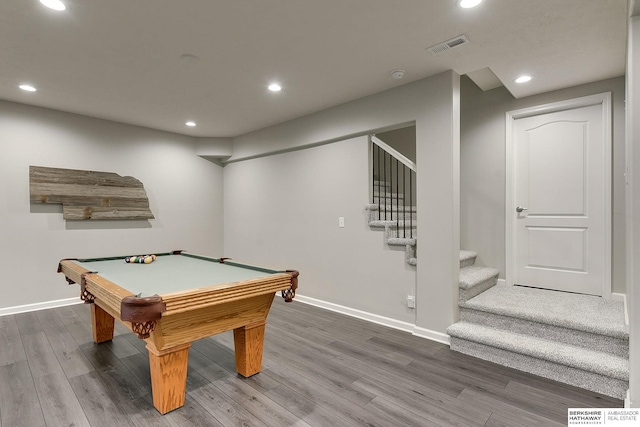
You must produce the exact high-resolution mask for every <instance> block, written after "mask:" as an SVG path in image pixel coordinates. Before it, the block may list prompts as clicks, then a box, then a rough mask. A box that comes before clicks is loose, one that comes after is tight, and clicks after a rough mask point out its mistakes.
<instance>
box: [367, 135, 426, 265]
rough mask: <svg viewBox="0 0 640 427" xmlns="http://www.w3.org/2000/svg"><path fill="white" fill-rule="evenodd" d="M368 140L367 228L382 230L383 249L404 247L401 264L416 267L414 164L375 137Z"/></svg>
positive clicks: (372, 136) (416, 223)
mask: <svg viewBox="0 0 640 427" xmlns="http://www.w3.org/2000/svg"><path fill="white" fill-rule="evenodd" d="M369 139H370V153H371V159H370V166H371V177H372V180H371V203H370V204H368V205H367V206H365V210H366V212H367V218H368V222H369V226H370V227H372V228H378V229H384V236H385V241H386V243H387V245H389V246H401V247H404V250H405V261H406V262H407V264H409V265H416V264H417V257H416V243H417V238H418V234H417V225H418V222H417V216H416V206H415V205H414V203H413V202H414V200H415V196H414V191H415V189H414V187H413V185H414V183H415V176H416V166H415V163H413V162H412V161H411V160H410V159H408V158H406V157H405V156H404V155H402V154H401V153H399V152H398V151H396V150H395V149H394V148H392V147H391V146H389V145H387V144H386V143H385V142H384V141H381V140H380V139H379V138H376V136H375V135H370V138H369ZM407 199H409V200H407Z"/></svg>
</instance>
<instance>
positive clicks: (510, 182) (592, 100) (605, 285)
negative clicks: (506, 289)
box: [505, 92, 613, 299]
mask: <svg viewBox="0 0 640 427" xmlns="http://www.w3.org/2000/svg"><path fill="white" fill-rule="evenodd" d="M592 105H600V106H601V110H602V132H603V147H602V148H603V152H602V162H603V164H602V166H603V189H604V194H603V196H604V203H603V212H602V214H603V215H602V218H603V224H602V227H603V230H604V235H603V242H604V243H603V244H604V250H603V259H602V272H603V281H602V297H603V298H606V299H611V238H612V233H613V230H612V228H611V215H612V209H613V207H612V205H611V203H612V199H611V173H612V167H613V166H612V165H611V156H612V153H611V144H612V142H611V139H612V123H611V92H605V93H599V94H595V95H589V96H583V97H580V98H574V99H569V100H565V101H559V102H552V103H549V104H543V105H538V106H533V107H526V108H522V109H518V110H512V111H507V113H506V156H505V157H506V194H505V227H506V229H505V270H506V271H505V282H506V284H507V286H513V284H514V275H515V273H514V272H515V226H516V221H515V215H514V209H515V204H514V201H515V191H516V186H515V161H516V159H515V149H514V144H515V135H514V131H515V121H516V120H518V119H522V118H526V117H531V116H537V115H540V114H547V113H555V112H558V111H564V110H571V109H574V108H580V107H589V106H592Z"/></svg>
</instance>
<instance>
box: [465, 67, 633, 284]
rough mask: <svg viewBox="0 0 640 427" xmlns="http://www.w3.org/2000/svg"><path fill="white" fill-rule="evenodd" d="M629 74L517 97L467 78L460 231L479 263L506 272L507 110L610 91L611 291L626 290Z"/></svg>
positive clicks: (466, 245)
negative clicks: (483, 87) (626, 104)
mask: <svg viewBox="0 0 640 427" xmlns="http://www.w3.org/2000/svg"><path fill="white" fill-rule="evenodd" d="M624 86H625V83H624V77H619V78H615V79H609V80H604V81H600V82H595V83H590V84H586V85H581V86H576V87H572V88H568V89H563V90H558V91H554V92H549V93H546V94H542V95H537V96H531V97H527V98H522V99H515V98H513V96H511V94H510V93H509V92H508V91H507V90H506V89H505V88H498V89H493V90H490V91H487V92H482V91H481V90H480V89H479V88H478V87H477V86H476V85H475V84H474V83H473V82H472V81H471V80H470V79H468V78H467V77H463V78H462V94H461V101H462V112H461V117H460V120H461V142H460V168H461V169H460V180H461V184H460V185H461V192H460V205H461V221H460V234H461V246H462V248H463V249H470V250H474V251H476V252H478V261H477V264H479V265H486V266H490V267H494V268H497V269H498V270H500V277H501V278H504V273H505V218H504V215H505V179H506V175H505V174H506V171H505V143H506V142H505V138H506V137H505V133H506V130H505V129H506V119H505V113H506V112H507V111H510V110H516V109H520V108H525V107H530V106H535V105H541V104H546V103H550V102H556V101H562V100H566V99H571V98H577V97H580V96H586V95H591V94H595V93H602V92H609V91H610V92H611V93H612V106H613V140H612V141H613V144H612V145H613V156H612V158H613V179H612V184H613V191H612V195H613V216H612V223H613V241H612V250H613V254H612V256H613V258H612V276H613V277H612V292H619V293H625V292H626V286H625V280H626V279H625V256H626V252H625V236H626V233H625V184H624V164H625V155H624V150H625V148H624V147H625V116H624V115H625V112H624V99H625V87H624Z"/></svg>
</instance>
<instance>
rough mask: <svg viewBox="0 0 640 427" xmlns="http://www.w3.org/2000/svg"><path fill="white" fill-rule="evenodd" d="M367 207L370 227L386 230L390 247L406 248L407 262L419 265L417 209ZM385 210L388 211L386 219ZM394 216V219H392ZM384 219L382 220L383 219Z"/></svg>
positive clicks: (393, 206) (392, 204)
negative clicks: (417, 255)
mask: <svg viewBox="0 0 640 427" xmlns="http://www.w3.org/2000/svg"><path fill="white" fill-rule="evenodd" d="M387 202H389V204H388V205H385V204H382V205H380V204H376V203H372V204H369V205H366V206H365V210H367V211H368V215H369V226H370V227H379V228H384V231H385V241H386V243H387V245H389V246H404V248H405V261H406V263H407V264H409V265H417V264H418V259H417V257H416V245H417V237H418V229H417V218H416V207H415V206H402V205H400V206H398V205H397V204H395V203H390V201H389V200H388V201H387ZM385 209H387V212H386V216H387V218H388V219H385V211H384V210H385ZM392 216H393V219H392ZM381 217H382V219H381Z"/></svg>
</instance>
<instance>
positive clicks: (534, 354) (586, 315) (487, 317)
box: [447, 251, 629, 399]
mask: <svg viewBox="0 0 640 427" xmlns="http://www.w3.org/2000/svg"><path fill="white" fill-rule="evenodd" d="M462 252H465V251H461V257H460V258H461V266H462V263H463V254H462ZM464 262H465V263H466V264H465V265H467V267H464V268H461V270H460V276H461V280H460V282H461V284H460V294H461V297H460V302H459V305H460V321H459V322H457V323H455V324H454V325H451V326H450V327H449V328H448V329H447V333H448V334H449V336H450V338H451V348H452V349H453V350H456V351H459V352H461V353H465V354H469V355H471V356H475V357H478V358H481V359H485V360H489V361H492V362H495V363H498V364H501V365H504V366H509V367H511V368H515V369H519V370H522V371H526V372H530V373H532V374H536V375H540V376H542V377H545V378H550V379H554V380H557V381H561V382H564V383H566V384H571V385H574V386H577V387H581V388H585V389H588V390H592V391H595V392H598V393H602V394H605V395H607V396H612V397H615V398H618V399H624V397H625V394H626V391H627V388H628V378H629V362H628V359H629V335H628V328H627V326H626V325H625V321H624V307H623V304H622V303H621V302H617V301H608V300H605V299H603V298H600V297H595V296H590V295H579V294H571V293H566V292H557V291H549V290H544V289H535V288H527V287H521V286H506V285H498V286H489V287H488V288H487V289H485V290H483V291H481V292H479V293H476V294H475V296H471V297H470V296H469V295H470V293H469V292H468V291H467V290H466V289H463V282H465V281H466V280H467V279H465V278H464V277H466V275H467V274H469V273H470V272H471V271H472V270H469V269H472V268H474V266H473V264H470V265H469V260H468V258H466V257H465V260H464ZM487 274H488V273H487ZM474 275H475V274H474ZM477 276H478V277H479V276H480V274H479V273H478V274H477ZM483 286H487V285H483ZM474 292H475V291H472V292H471V293H474ZM463 294H465V297H464V298H463V297H462V295H463Z"/></svg>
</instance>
